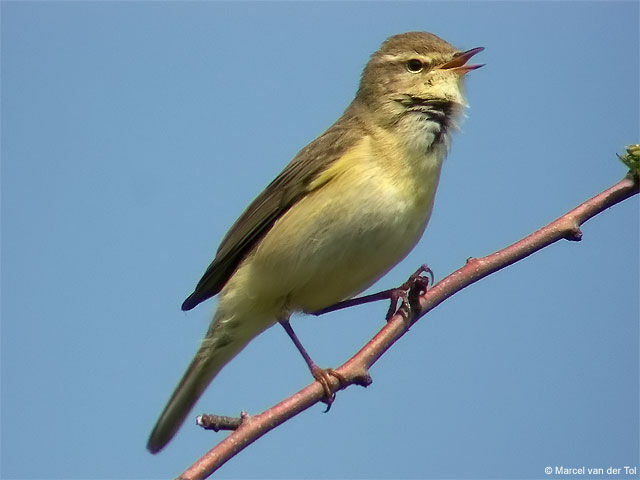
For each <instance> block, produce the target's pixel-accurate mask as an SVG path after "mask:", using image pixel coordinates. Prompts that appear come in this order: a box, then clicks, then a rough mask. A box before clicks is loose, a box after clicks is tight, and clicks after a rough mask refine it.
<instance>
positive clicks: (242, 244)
mask: <svg viewBox="0 0 640 480" xmlns="http://www.w3.org/2000/svg"><path fill="white" fill-rule="evenodd" d="M353 110H354V106H353V104H352V105H351V106H350V107H349V108H348V109H347V110H346V111H345V113H344V115H343V116H342V117H341V118H340V119H339V120H338V121H337V122H336V123H334V124H333V125H332V126H331V127H330V128H329V129H328V130H327V131H325V132H324V133H323V134H322V135H320V136H319V137H318V138H316V139H315V140H314V141H312V142H311V143H310V144H308V145H307V146H306V147H304V148H303V149H302V150H300V152H298V154H297V155H296V156H295V157H294V158H293V160H292V161H291V163H289V164H288V165H287V166H286V167H285V169H284V170H283V171H282V172H281V173H280V174H279V175H278V176H277V177H276V178H275V179H274V180H273V181H272V182H271V183H270V184H269V185H268V186H267V188H265V190H264V191H263V192H262V193H261V194H260V195H258V197H257V198H256V199H255V200H254V201H253V202H251V204H250V205H249V207H247V209H246V210H245V211H244V212H243V213H242V215H240V217H239V218H238V220H236V222H235V223H234V224H233V226H232V227H231V228H230V229H229V231H228V232H227V234H226V235H225V237H224V238H223V239H222V242H221V243H220V247H219V248H218V251H217V253H216V257H215V258H214V259H213V262H211V264H210V265H209V267H208V268H207V270H206V271H205V273H204V275H203V276H202V278H201V279H200V281H199V282H198V285H197V286H196V288H195V290H194V292H193V293H192V294H191V295H189V297H188V298H187V299H186V300H185V301H184V303H183V304H182V310H191V309H192V308H194V307H195V306H196V305H198V304H199V303H201V302H203V301H204V300H206V299H208V298H210V297H213V296H214V295H216V294H217V293H218V292H219V291H220V290H222V287H224V285H225V284H226V283H227V281H228V280H229V277H231V275H233V272H234V271H235V270H236V268H237V267H238V265H239V264H240V262H241V261H242V259H243V258H245V256H246V255H247V254H248V253H249V252H250V251H251V250H252V249H253V248H254V247H255V245H256V244H257V243H258V241H259V240H260V239H261V238H262V237H263V236H264V235H265V234H266V233H267V232H268V231H269V230H270V229H271V227H272V226H273V224H274V223H275V221H276V220H277V219H278V218H280V217H281V216H282V215H284V213H285V212H287V210H289V209H290V208H291V207H292V206H293V205H295V203H296V202H297V201H298V200H300V199H301V198H302V197H304V196H305V195H306V194H307V193H308V192H309V191H310V190H311V187H310V185H311V184H312V182H313V180H314V179H315V178H317V176H318V175H319V174H320V173H322V172H323V171H325V170H326V169H327V168H328V167H329V165H331V164H332V163H333V162H334V161H336V160H337V159H339V158H340V157H341V156H342V155H344V153H345V152H346V151H347V150H349V149H350V148H351V147H352V146H353V145H354V144H355V143H356V142H357V141H358V139H359V138H362V134H361V132H362V124H361V122H359V121H358V119H357V117H356V116H355V115H353Z"/></svg>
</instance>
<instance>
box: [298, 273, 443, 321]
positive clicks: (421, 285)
mask: <svg viewBox="0 0 640 480" xmlns="http://www.w3.org/2000/svg"><path fill="white" fill-rule="evenodd" d="M425 273H426V274H427V276H424V275H423V274H425ZM433 281H434V279H433V272H432V271H431V269H430V268H429V267H428V266H427V265H421V266H420V268H418V270H416V271H415V272H414V273H413V274H412V275H411V276H410V277H409V279H408V280H407V281H406V282H404V283H403V284H402V285H400V286H399V287H397V288H390V289H389V290H383V291H382V292H378V293H373V294H371V295H365V296H363V297H357V298H350V299H348V300H343V301H342V302H338V303H335V304H333V305H330V306H328V307H325V308H323V309H322V310H317V311H315V312H311V314H312V315H322V314H324V313H329V312H334V311H336V310H342V309H343V308H347V307H354V306H356V305H362V304H363V303H369V302H377V301H378V300H391V305H389V310H388V311H387V315H386V319H387V320H389V319H390V318H391V317H393V315H395V314H396V313H400V314H401V315H402V316H403V317H404V318H405V319H409V317H410V313H411V310H416V307H417V304H416V302H417V299H418V296H420V295H421V294H423V293H424V292H426V291H427V287H428V286H429V284H431V285H433ZM399 299H402V303H401V304H400V307H398V300H399Z"/></svg>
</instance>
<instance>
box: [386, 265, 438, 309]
mask: <svg viewBox="0 0 640 480" xmlns="http://www.w3.org/2000/svg"><path fill="white" fill-rule="evenodd" d="M424 274H426V276H425V275H424ZM433 283H434V278H433V271H432V270H431V269H430V268H429V267H428V266H427V265H421V266H420V268H418V270H416V271H415V272H414V273H413V274H411V276H410V277H409V279H408V280H407V281H406V282H404V283H403V284H402V285H400V286H399V287H398V288H395V289H393V290H391V291H390V292H389V297H390V300H391V304H390V305H389V310H388V311H387V315H386V319H387V321H389V320H391V317H393V316H394V315H395V314H396V313H397V314H399V315H401V316H402V317H403V318H404V319H405V321H406V322H409V321H410V319H411V318H412V315H413V312H415V311H417V310H418V308H419V304H418V297H420V295H422V294H424V293H425V292H426V291H427V288H429V285H433ZM399 299H401V300H402V303H401V304H400V306H399V307H398V300H399Z"/></svg>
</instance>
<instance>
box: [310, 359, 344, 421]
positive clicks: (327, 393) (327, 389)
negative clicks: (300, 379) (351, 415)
mask: <svg viewBox="0 0 640 480" xmlns="http://www.w3.org/2000/svg"><path fill="white" fill-rule="evenodd" d="M310 370H311V375H313V378H315V379H316V380H317V381H318V383H320V385H322V390H324V399H323V400H322V401H323V402H324V403H326V404H327V409H326V410H325V411H324V412H325V413H327V412H328V411H329V409H330V408H331V404H332V403H333V401H334V400H335V398H336V391H337V390H340V389H342V388H344V386H346V385H347V379H346V378H344V375H342V374H340V373H338V372H336V371H335V370H334V369H332V368H320V367H318V366H317V365H315V364H314V365H313V366H312V367H310ZM331 377H334V378H336V379H337V380H338V388H337V390H334V389H333V388H332V386H331Z"/></svg>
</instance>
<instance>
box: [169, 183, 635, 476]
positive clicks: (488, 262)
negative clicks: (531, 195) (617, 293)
mask: <svg viewBox="0 0 640 480" xmlns="http://www.w3.org/2000/svg"><path fill="white" fill-rule="evenodd" d="M637 193H638V178H637V174H636V175H628V176H627V177H625V178H624V179H623V180H621V181H620V182H618V183H616V184H615V185H613V186H612V187H611V188H609V189H607V190H605V191H603V192H602V193H600V194H598V195H596V196H595V197H593V198H591V199H590V200H587V201H586V202H584V203H583V204H581V205H579V206H578V207H576V208H574V209H573V210H571V211H569V212H567V213H566V214H564V215H563V216H561V217H560V218H558V219H557V220H555V221H553V222H551V223H550V224H548V225H547V226H545V227H543V228H541V229H539V230H537V231H536V232H534V233H532V234H531V235H529V236H527V237H525V238H523V239H522V240H520V241H518V242H516V243H514V244H513V245H510V246H508V247H506V248H504V249H502V250H499V251H497V252H495V253H492V254H491V255H488V256H486V257H482V258H470V259H468V260H467V263H466V265H465V266H464V267H462V268H460V269H458V270H456V271H455V272H453V273H452V274H451V275H449V276H448V277H446V278H444V279H443V280H441V281H440V282H438V283H437V284H435V285H434V286H433V287H432V288H430V289H429V290H428V291H427V292H426V293H425V294H423V295H420V296H419V297H418V299H417V300H418V301H417V302H416V303H417V305H418V306H419V310H418V311H417V312H415V315H414V316H413V319H412V323H415V322H416V321H417V320H418V319H419V318H420V317H422V316H423V315H425V314H426V313H427V312H428V311H429V310H432V309H433V308H435V307H436V306H438V305H439V304H440V303H442V302H443V301H444V300H446V299H447V298H449V297H451V296H452V295H453V294H455V293H456V292H458V291H460V290H462V289H463V288H465V287H466V286H468V285H471V284H472V283H474V282H477V281H478V280H480V279H481V278H484V277H486V276H487V275H490V274H491V273H493V272H496V271H498V270H500V269H502V268H504V267H506V266H508V265H511V264H512V263H515V262H517V261H518V260H522V259H523V258H525V257H528V256H529V255H531V254H532V253H534V252H537V251H538V250H541V249H542V248H544V247H546V246H548V245H551V244H552V243H555V242H557V241H558V240H561V239H567V240H573V241H578V240H580V239H581V238H582V232H581V231H580V226H581V225H582V224H583V223H584V222H586V221H587V220H589V219H590V218H591V217H593V216H594V215H597V214H598V213H600V212H602V211H603V210H606V209H607V208H609V207H611V206H613V205H615V204H617V203H620V202H622V201H623V200H625V199H627V198H629V197H631V196H633V195H636V194H637ZM406 332H407V323H406V320H405V319H404V318H403V316H402V315H399V314H396V315H394V316H393V317H392V318H391V319H390V320H389V321H388V322H387V323H386V325H385V326H384V327H383V328H382V329H381V330H380V331H379V332H378V333H377V334H376V335H375V336H374V337H373V338H372V339H371V340H370V341H369V342H368V343H367V344H366V345H365V346H364V347H362V349H361V350H360V351H359V352H358V353H356V354H355V355H354V356H353V357H351V358H350V359H349V360H348V361H347V362H346V363H345V364H343V365H342V366H341V367H339V368H337V369H335V370H336V371H337V372H338V373H339V374H341V375H342V376H344V377H345V379H346V381H347V383H346V385H343V388H344V387H346V386H349V385H351V384H358V385H362V386H367V385H368V384H370V383H371V378H370V377H369V373H368V371H369V368H370V367H371V366H372V365H373V364H374V363H375V362H376V361H377V360H378V359H379V358H380V357H381V356H382V355H383V354H384V352H386V351H387V349H388V348H389V347H391V345H393V344H394V343H395V342H396V341H397V340H398V339H399V338H400V337H402V336H403V335H404V334H405V333H406ZM333 388H338V382H337V380H335V381H334V382H333ZM323 397H324V392H323V389H322V387H321V386H320V384H319V383H318V382H314V383H312V384H311V385H309V386H307V387H306V388H304V389H302V390H300V391H299V392H297V393H295V394H293V395H292V396H290V397H289V398H287V399H285V400H283V401H282V402H280V403H278V404H277V405H274V406H273V407H271V408H270V409H268V410H266V411H264V412H262V413H260V414H259V415H255V416H248V415H245V416H243V417H242V421H241V423H240V426H239V427H238V428H237V429H236V430H235V431H234V432H232V433H231V434H229V436H227V437H226V438H225V439H224V440H222V441H221V442H220V443H219V444H218V445H216V446H215V447H214V448H213V449H212V450H210V451H209V452H208V453H206V454H205V455H204V456H203V457H202V458H201V459H199V460H198V461H197V462H196V463H194V464H193V465H192V466H191V467H190V468H189V469H188V470H186V471H185V472H184V473H183V474H182V475H180V476H179V477H178V479H180V480H187V479H188V480H195V479H202V478H206V477H208V476H209V475H211V474H212V473H213V472H214V471H216V470H217V469H218V468H220V466H222V465H223V464H224V463H225V462H226V461H227V460H229V459H230V458H232V457H233V456H234V455H236V454H237V453H238V452H240V451H241V450H243V449H244V448H245V447H246V446H248V445H249V444H251V443H253V442H254V441H256V440H257V439H258V438H260V437H261V436H263V435H264V434H265V433H267V432H269V431H270V430H272V429H273V428H275V427H277V426H278V425H280V424H281V423H283V422H285V421H286V420H288V419H290V418H292V417H294V416H295V415H297V414H298V413H300V412H302V411H304V410H306V409H307V408H309V407H311V406H312V405H314V404H316V403H317V402H319V401H321V400H322V399H323Z"/></svg>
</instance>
